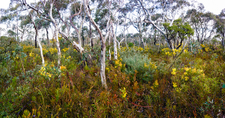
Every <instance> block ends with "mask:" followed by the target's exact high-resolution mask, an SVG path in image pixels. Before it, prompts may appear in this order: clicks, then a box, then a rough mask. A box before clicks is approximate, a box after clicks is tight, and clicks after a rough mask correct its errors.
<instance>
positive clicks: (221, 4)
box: [0, 0, 225, 14]
mask: <svg viewBox="0 0 225 118" xmlns="http://www.w3.org/2000/svg"><path fill="white" fill-rule="evenodd" d="M29 1H35V0H27V2H29ZM196 1H198V2H200V3H203V4H204V6H205V9H206V11H210V12H213V13H214V14H219V13H220V12H221V10H222V9H223V8H225V0H196ZM9 2H10V0H1V3H0V8H4V9H7V8H8V7H9Z"/></svg>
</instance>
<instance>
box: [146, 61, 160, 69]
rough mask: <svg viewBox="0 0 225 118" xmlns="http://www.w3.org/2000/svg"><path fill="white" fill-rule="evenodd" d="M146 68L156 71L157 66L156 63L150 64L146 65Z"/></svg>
mask: <svg viewBox="0 0 225 118" xmlns="http://www.w3.org/2000/svg"><path fill="white" fill-rule="evenodd" d="M144 68H151V69H156V68H157V66H156V65H155V63H152V62H149V65H148V64H146V63H144Z"/></svg>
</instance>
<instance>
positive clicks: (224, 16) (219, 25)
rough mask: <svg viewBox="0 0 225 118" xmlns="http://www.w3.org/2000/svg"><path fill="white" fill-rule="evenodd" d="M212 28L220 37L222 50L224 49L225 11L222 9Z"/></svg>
mask: <svg viewBox="0 0 225 118" xmlns="http://www.w3.org/2000/svg"><path fill="white" fill-rule="evenodd" d="M214 28H215V29H216V31H217V33H219V34H220V35H221V37H222V40H221V44H222V46H223V48H224V47H225V42H224V41H225V9H223V10H222V11H221V12H220V14H219V15H217V16H216V18H215V24H214Z"/></svg>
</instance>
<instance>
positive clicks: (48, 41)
mask: <svg viewBox="0 0 225 118" xmlns="http://www.w3.org/2000/svg"><path fill="white" fill-rule="evenodd" d="M45 30H46V36H47V43H48V46H50V40H49V37H48V28H47V27H46V28H45Z"/></svg>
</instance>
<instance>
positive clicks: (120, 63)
mask: <svg viewBox="0 0 225 118" xmlns="http://www.w3.org/2000/svg"><path fill="white" fill-rule="evenodd" d="M122 66H125V65H123V64H122V59H121V58H120V59H117V60H116V61H115V68H118V67H120V68H121V67H122Z"/></svg>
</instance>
